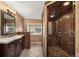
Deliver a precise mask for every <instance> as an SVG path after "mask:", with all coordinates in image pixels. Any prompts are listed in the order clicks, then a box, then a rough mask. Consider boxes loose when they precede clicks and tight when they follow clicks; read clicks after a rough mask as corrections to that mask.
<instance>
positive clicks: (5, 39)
mask: <svg viewBox="0 0 79 59" xmlns="http://www.w3.org/2000/svg"><path fill="white" fill-rule="evenodd" d="M23 36H24V35H15V36H11V37H0V44H8V43H10V42H12V41H14V40H18V39H20V38H22V37H23Z"/></svg>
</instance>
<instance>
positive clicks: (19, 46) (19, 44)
mask: <svg viewBox="0 0 79 59" xmlns="http://www.w3.org/2000/svg"><path fill="white" fill-rule="evenodd" d="M20 53H21V40H17V41H16V50H15V55H16V57H18V56H19V55H20Z"/></svg>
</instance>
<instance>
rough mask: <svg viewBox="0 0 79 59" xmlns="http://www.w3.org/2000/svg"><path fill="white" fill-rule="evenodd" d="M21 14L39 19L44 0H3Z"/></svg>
mask: <svg viewBox="0 0 79 59" xmlns="http://www.w3.org/2000/svg"><path fill="white" fill-rule="evenodd" d="M5 3H6V4H8V5H10V6H11V7H12V8H13V9H14V10H16V11H17V12H18V13H19V14H20V15H21V16H23V17H24V18H29V19H41V18H42V12H43V8H44V1H5Z"/></svg>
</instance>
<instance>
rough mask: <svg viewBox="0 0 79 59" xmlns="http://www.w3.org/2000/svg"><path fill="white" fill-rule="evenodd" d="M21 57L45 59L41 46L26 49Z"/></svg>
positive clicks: (36, 45)
mask: <svg viewBox="0 0 79 59" xmlns="http://www.w3.org/2000/svg"><path fill="white" fill-rule="evenodd" d="M20 57H43V54H42V48H41V44H31V49H24V50H23V51H22V53H21V55H20Z"/></svg>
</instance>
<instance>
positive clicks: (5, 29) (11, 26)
mask: <svg viewBox="0 0 79 59" xmlns="http://www.w3.org/2000/svg"><path fill="white" fill-rule="evenodd" d="M1 24H2V25H1V34H2V35H5V34H11V33H14V32H15V17H14V16H13V15H11V14H9V13H6V12H4V11H1Z"/></svg>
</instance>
